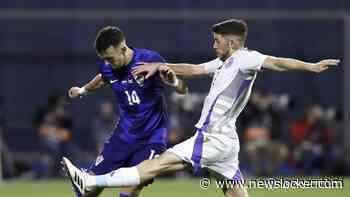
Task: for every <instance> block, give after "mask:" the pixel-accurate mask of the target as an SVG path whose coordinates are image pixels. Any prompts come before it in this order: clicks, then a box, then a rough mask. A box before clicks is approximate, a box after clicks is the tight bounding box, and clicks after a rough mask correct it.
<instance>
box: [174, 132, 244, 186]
mask: <svg viewBox="0 0 350 197" xmlns="http://www.w3.org/2000/svg"><path fill="white" fill-rule="evenodd" d="M167 151H168V152H171V153H173V154H175V155H177V156H178V157H180V158H181V159H182V160H183V161H185V162H187V163H190V164H191V165H192V166H193V168H194V170H195V172H197V171H198V170H199V169H200V168H208V169H209V170H212V171H214V172H216V173H219V175H222V176H224V177H225V178H226V179H230V180H239V181H243V177H242V174H241V172H240V170H239V168H238V163H239V161H238V152H239V140H238V139H237V138H230V137H228V136H226V135H224V134H219V133H206V132H198V131H197V133H196V134H195V135H194V136H192V137H191V138H189V139H187V140H185V141H183V142H181V143H180V144H177V145H175V146H174V147H172V148H170V149H168V150H167Z"/></svg>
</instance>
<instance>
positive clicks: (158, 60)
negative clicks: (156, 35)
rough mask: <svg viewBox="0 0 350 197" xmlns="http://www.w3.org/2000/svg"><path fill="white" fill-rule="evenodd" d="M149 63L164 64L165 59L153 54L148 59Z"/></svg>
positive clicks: (155, 53)
mask: <svg viewBox="0 0 350 197" xmlns="http://www.w3.org/2000/svg"><path fill="white" fill-rule="evenodd" d="M149 62H165V59H164V58H163V57H162V56H161V55H160V54H159V53H157V52H154V53H153V54H152V56H151V57H150V58H149Z"/></svg>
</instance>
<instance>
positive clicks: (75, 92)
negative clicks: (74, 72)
mask: <svg viewBox="0 0 350 197" xmlns="http://www.w3.org/2000/svg"><path fill="white" fill-rule="evenodd" d="M80 93H81V88H80V87H71V88H70V89H69V91H68V96H69V97H70V98H76V97H79V96H81V94H80Z"/></svg>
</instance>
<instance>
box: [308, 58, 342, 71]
mask: <svg viewBox="0 0 350 197" xmlns="http://www.w3.org/2000/svg"><path fill="white" fill-rule="evenodd" d="M339 62H340V60H338V59H325V60H322V61H319V62H317V63H314V64H312V65H311V68H310V69H311V71H312V72H316V73H320V72H323V71H325V70H327V69H328V68H329V66H337V65H338V64H339Z"/></svg>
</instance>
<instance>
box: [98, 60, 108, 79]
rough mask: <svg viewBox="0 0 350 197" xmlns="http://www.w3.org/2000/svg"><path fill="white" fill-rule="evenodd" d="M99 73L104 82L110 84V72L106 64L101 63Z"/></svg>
mask: <svg viewBox="0 0 350 197" xmlns="http://www.w3.org/2000/svg"><path fill="white" fill-rule="evenodd" d="M98 72H99V73H100V74H101V76H102V79H103V81H104V82H105V83H106V84H109V80H108V75H110V74H109V73H110V70H109V69H108V67H107V65H106V62H102V63H100V66H99V69H98Z"/></svg>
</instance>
